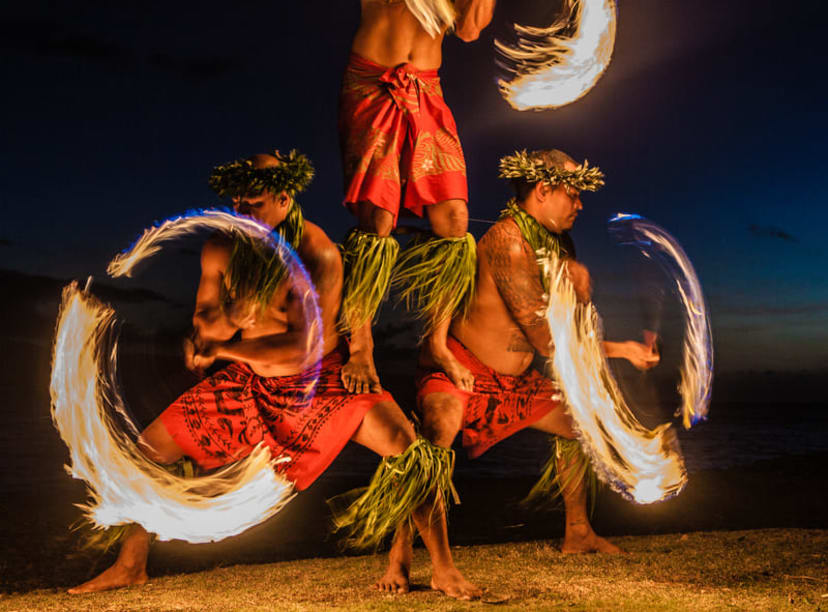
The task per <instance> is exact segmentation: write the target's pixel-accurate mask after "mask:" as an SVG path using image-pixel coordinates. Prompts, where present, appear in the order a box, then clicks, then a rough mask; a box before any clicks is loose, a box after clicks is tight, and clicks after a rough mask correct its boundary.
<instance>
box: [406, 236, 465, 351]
mask: <svg viewBox="0 0 828 612" xmlns="http://www.w3.org/2000/svg"><path fill="white" fill-rule="evenodd" d="M476 276H477V243H476V242H475V240H474V236H472V235H471V234H469V233H467V234H466V235H465V236H461V237H459V238H440V237H439V236H435V235H433V234H425V233H424V234H420V235H419V236H418V237H417V238H415V239H414V240H413V241H412V243H411V245H409V246H408V248H406V249H405V250H404V251H403V253H402V255H401V256H400V258H399V260H398V261H397V265H396V267H395V268H394V276H393V279H392V281H391V283H392V285H393V286H395V287H401V288H402V291H401V293H400V300H401V301H403V302H405V303H406V305H407V307H408V309H409V311H413V312H414V313H415V314H416V316H417V317H418V318H421V319H423V320H424V321H425V329H424V331H423V335H424V336H427V335H429V334H430V333H431V332H432V331H433V330H434V328H435V327H436V326H437V325H438V324H439V323H441V322H442V321H445V320H446V319H451V318H453V317H454V316H455V315H460V316H465V315H466V314H467V313H468V309H469V306H470V304H471V298H472V296H473V295H474V287H475V280H476Z"/></svg>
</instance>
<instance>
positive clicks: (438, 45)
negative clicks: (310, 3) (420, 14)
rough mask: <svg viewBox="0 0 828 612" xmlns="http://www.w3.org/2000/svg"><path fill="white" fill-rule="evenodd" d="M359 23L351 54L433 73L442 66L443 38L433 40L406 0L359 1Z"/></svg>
mask: <svg viewBox="0 0 828 612" xmlns="http://www.w3.org/2000/svg"><path fill="white" fill-rule="evenodd" d="M361 3H362V20H361V22H360V26H359V30H357V33H356V36H355V37H354V43H353V46H352V51H353V52H354V53H357V54H359V55H361V56H362V57H364V58H366V59H368V60H371V61H372V62H375V63H377V64H380V65H382V66H388V67H392V66H397V65H399V64H405V63H410V64H413V65H414V66H416V67H417V68H419V69H421V70H432V69H436V68H439V67H440V64H441V63H442V59H443V55H442V46H443V35H440V36H437V37H435V38H432V37H431V36H430V35H429V34H428V33H427V32H426V31H425V30H424V29H423V28H422V26H421V25H420V23H419V22H418V21H417V18H416V17H414V15H413V14H412V13H411V11H409V10H408V8H407V7H406V5H405V0H361Z"/></svg>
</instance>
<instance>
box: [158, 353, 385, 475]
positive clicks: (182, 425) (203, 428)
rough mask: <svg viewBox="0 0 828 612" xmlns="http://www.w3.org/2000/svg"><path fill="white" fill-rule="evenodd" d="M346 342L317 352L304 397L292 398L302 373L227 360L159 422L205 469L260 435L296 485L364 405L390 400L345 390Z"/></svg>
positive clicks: (235, 455)
mask: <svg viewBox="0 0 828 612" xmlns="http://www.w3.org/2000/svg"><path fill="white" fill-rule="evenodd" d="M347 350H348V349H347V346H344V345H340V347H338V348H337V349H335V350H334V351H332V352H331V353H329V354H328V355H326V356H325V357H324V359H323V360H322V364H321V371H320V373H319V382H318V384H317V386H316V393H315V395H314V396H313V399H312V401H311V402H310V405H308V403H307V401H304V402H303V403H299V401H300V400H297V397H298V398H304V392H303V389H304V387H305V386H306V385H307V383H308V377H307V376H303V375H302V374H297V375H295V376H275V377H272V378H267V377H264V376H259V375H258V374H256V373H255V372H253V370H251V369H250V366H248V365H247V364H243V363H233V364H231V365H229V366H227V367H226V368H224V369H223V370H221V371H219V372H217V373H216V374H214V375H213V376H210V377H209V378H206V379H205V380H203V381H201V382H200V383H199V384H198V385H196V386H195V387H193V388H192V389H190V390H189V391H187V392H186V393H184V394H183V395H182V396H181V397H180V398H178V399H177V400H176V401H175V402H174V403H173V404H171V405H170V407H169V408H167V409H166V410H165V411H164V412H163V413H162V414H161V416H160V419H161V422H162V423H163V424H164V426H165V427H166V428H167V431H168V432H169V433H170V435H171V436H172V438H173V439H174V440H175V441H176V443H177V444H178V445H179V446H180V447H181V449H182V450H183V451H184V454H185V455H187V456H189V457H191V458H192V459H193V460H194V461H195V462H196V463H198V464H199V465H200V466H201V467H203V468H205V469H213V468H217V467H220V466H223V465H226V464H228V463H231V462H233V461H238V460H239V459H241V458H243V457H245V456H247V455H249V454H250V452H251V451H252V450H253V448H254V447H255V446H256V444H258V443H259V442H260V441H262V440H264V442H265V444H267V445H268V446H269V447H270V449H271V453H272V456H273V457H274V458H275V457H279V456H280V455H287V456H289V457H290V458H291V461H289V462H286V463H280V464H278V465H277V466H276V469H277V470H279V471H281V472H283V473H284V475H285V476H286V477H287V478H288V479H289V480H291V481H293V482H294V484H295V486H296V488H297V489H298V490H300V491H301V490H302V489H306V488H307V487H309V486H310V485H311V484H312V483H313V481H314V480H316V479H317V478H318V477H319V476H320V475H321V474H322V472H324V471H325V469H327V467H328V466H329V465H330V464H331V462H332V461H333V460H334V459H335V458H336V456H337V455H338V454H339V452H340V451H341V450H342V448H343V447H344V446H345V444H346V443H347V442H348V440H350V439H351V437H352V436H353V435H354V433H355V432H356V430H357V428H359V426H360V424H361V423H362V419H363V417H364V416H365V414H366V413H367V412H368V411H369V410H370V409H371V408H372V407H374V406H375V405H376V404H378V403H379V402H384V401H393V399H392V398H391V395H390V394H389V393H388V392H386V391H384V392H382V393H365V394H360V395H357V394H351V393H348V391H347V389H345V387H343V386H342V381H341V380H340V378H339V375H340V370H341V369H342V364H343V363H344V361H345V360H346V359H347Z"/></svg>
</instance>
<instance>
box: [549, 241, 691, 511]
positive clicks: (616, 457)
mask: <svg viewBox="0 0 828 612" xmlns="http://www.w3.org/2000/svg"><path fill="white" fill-rule="evenodd" d="M540 261H541V264H542V266H543V268H544V272H545V274H546V275H547V277H548V279H549V287H550V290H549V294H550V298H549V305H548V307H547V310H546V313H545V314H546V318H547V321H548V322H549V328H550V332H551V334H552V347H553V348H554V352H553V357H552V359H551V360H550V361H551V363H552V369H553V374H554V376H555V378H556V380H558V381H559V383H560V385H561V390H562V392H563V394H564V397H565V399H566V405H567V408H568V410H569V413H570V414H571V416H572V418H573V420H574V422H575V429H576V431H577V433H578V438H579V440H580V441H581V443H582V446H583V448H584V451H585V452H586V453H587V454H588V455H589V456H590V458H591V460H592V465H593V468H594V469H595V471H596V472H597V474H598V476H599V478H601V480H603V481H604V482H606V483H607V484H609V485H610V486H611V487H612V488H613V489H615V490H616V491H618V492H619V493H621V494H622V495H624V496H625V497H627V498H630V499H632V500H633V501H635V502H637V503H640V504H647V503H652V502H656V501H660V500H662V499H666V498H668V497H671V496H673V495H676V494H677V493H678V492H679V491H681V489H682V488H683V487H684V485H685V484H686V482H687V473H686V470H685V467H684V459H683V457H682V456H681V453H680V452H679V450H678V441H677V439H676V436H675V431H674V430H673V429H672V428H671V427H670V425H669V424H664V425H661V426H659V427H657V428H656V429H653V430H648V429H646V428H645V427H643V426H642V425H641V424H640V423H639V422H638V420H637V419H636V418H635V416H634V415H633V413H632V412H631V411H630V409H629V407H628V406H627V404H626V402H625V400H624V397H623V395H622V393H621V391H620V389H619V388H618V386H617V384H616V382H615V379H614V378H613V377H612V374H611V373H610V370H609V366H608V364H607V360H606V357H605V356H604V351H603V348H602V345H601V341H602V340H603V332H602V329H601V321H600V318H599V316H598V312H597V311H596V309H595V307H594V306H593V304H592V303H587V304H584V303H581V302H579V301H578V299H577V298H576V296H575V291H574V289H573V287H572V283H571V282H570V281H569V279H568V278H567V277H566V274H565V273H564V266H563V265H562V264H561V262H560V260H559V259H558V257H557V256H556V255H555V254H554V253H552V254H548V255H545V256H543V257H542V258H541V259H540Z"/></svg>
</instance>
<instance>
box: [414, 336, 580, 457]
mask: <svg viewBox="0 0 828 612" xmlns="http://www.w3.org/2000/svg"><path fill="white" fill-rule="evenodd" d="M446 345H447V346H448V349H449V350H450V351H451V352H452V353H453V354H454V356H455V357H456V358H457V361H459V362H460V363H461V364H463V365H464V366H465V367H467V368H468V369H469V370H471V373H472V374H474V390H473V391H462V390H460V389H458V388H457V387H456V386H455V385H454V383H453V382H451V380H450V379H449V377H448V376H447V375H446V373H445V372H443V371H442V370H432V369H425V368H423V369H419V370H418V371H417V404H418V405H420V406H422V402H423V400H424V399H425V398H426V396H428V395H430V394H432V393H448V394H449V395H451V396H453V397H455V398H457V399H458V400H459V401H460V404H461V406H463V425H462V428H461V431H462V433H463V447H464V448H465V449H466V451H467V453H468V455H469V457H470V458H472V459H475V458H477V457H479V456H480V455H482V454H483V453H485V452H486V451H487V450H489V449H490V448H491V447H492V446H494V445H495V444H497V443H498V442H500V441H501V440H505V439H506V438H508V437H509V436H511V435H513V434H515V433H517V432H518V431H520V430H521V429H524V428H526V427H529V426H530V425H532V424H533V423H535V422H536V421H538V420H539V419H541V418H543V417H544V416H545V415H546V414H547V413H549V412H551V411H552V410H563V405H562V404H561V395H560V389H559V388H558V386H557V385H556V384H555V383H554V382H553V381H552V380H550V379H548V378H545V377H544V376H541V375H540V374H539V373H538V372H536V371H535V370H533V369H531V368H530V369H528V370H527V371H526V372H525V373H524V374H522V375H520V376H510V375H508V374H501V373H499V372H497V371H496V370H493V369H492V368H490V367H489V366H487V365H486V364H484V363H483V362H481V361H480V360H479V359H478V358H477V357H475V355H474V354H473V353H472V352H471V351H470V350H469V349H467V348H466V347H465V346H463V345H462V344H461V343H460V341H459V340H457V339H456V338H455V337H454V336H449V337H448V338H447V341H446Z"/></svg>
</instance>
